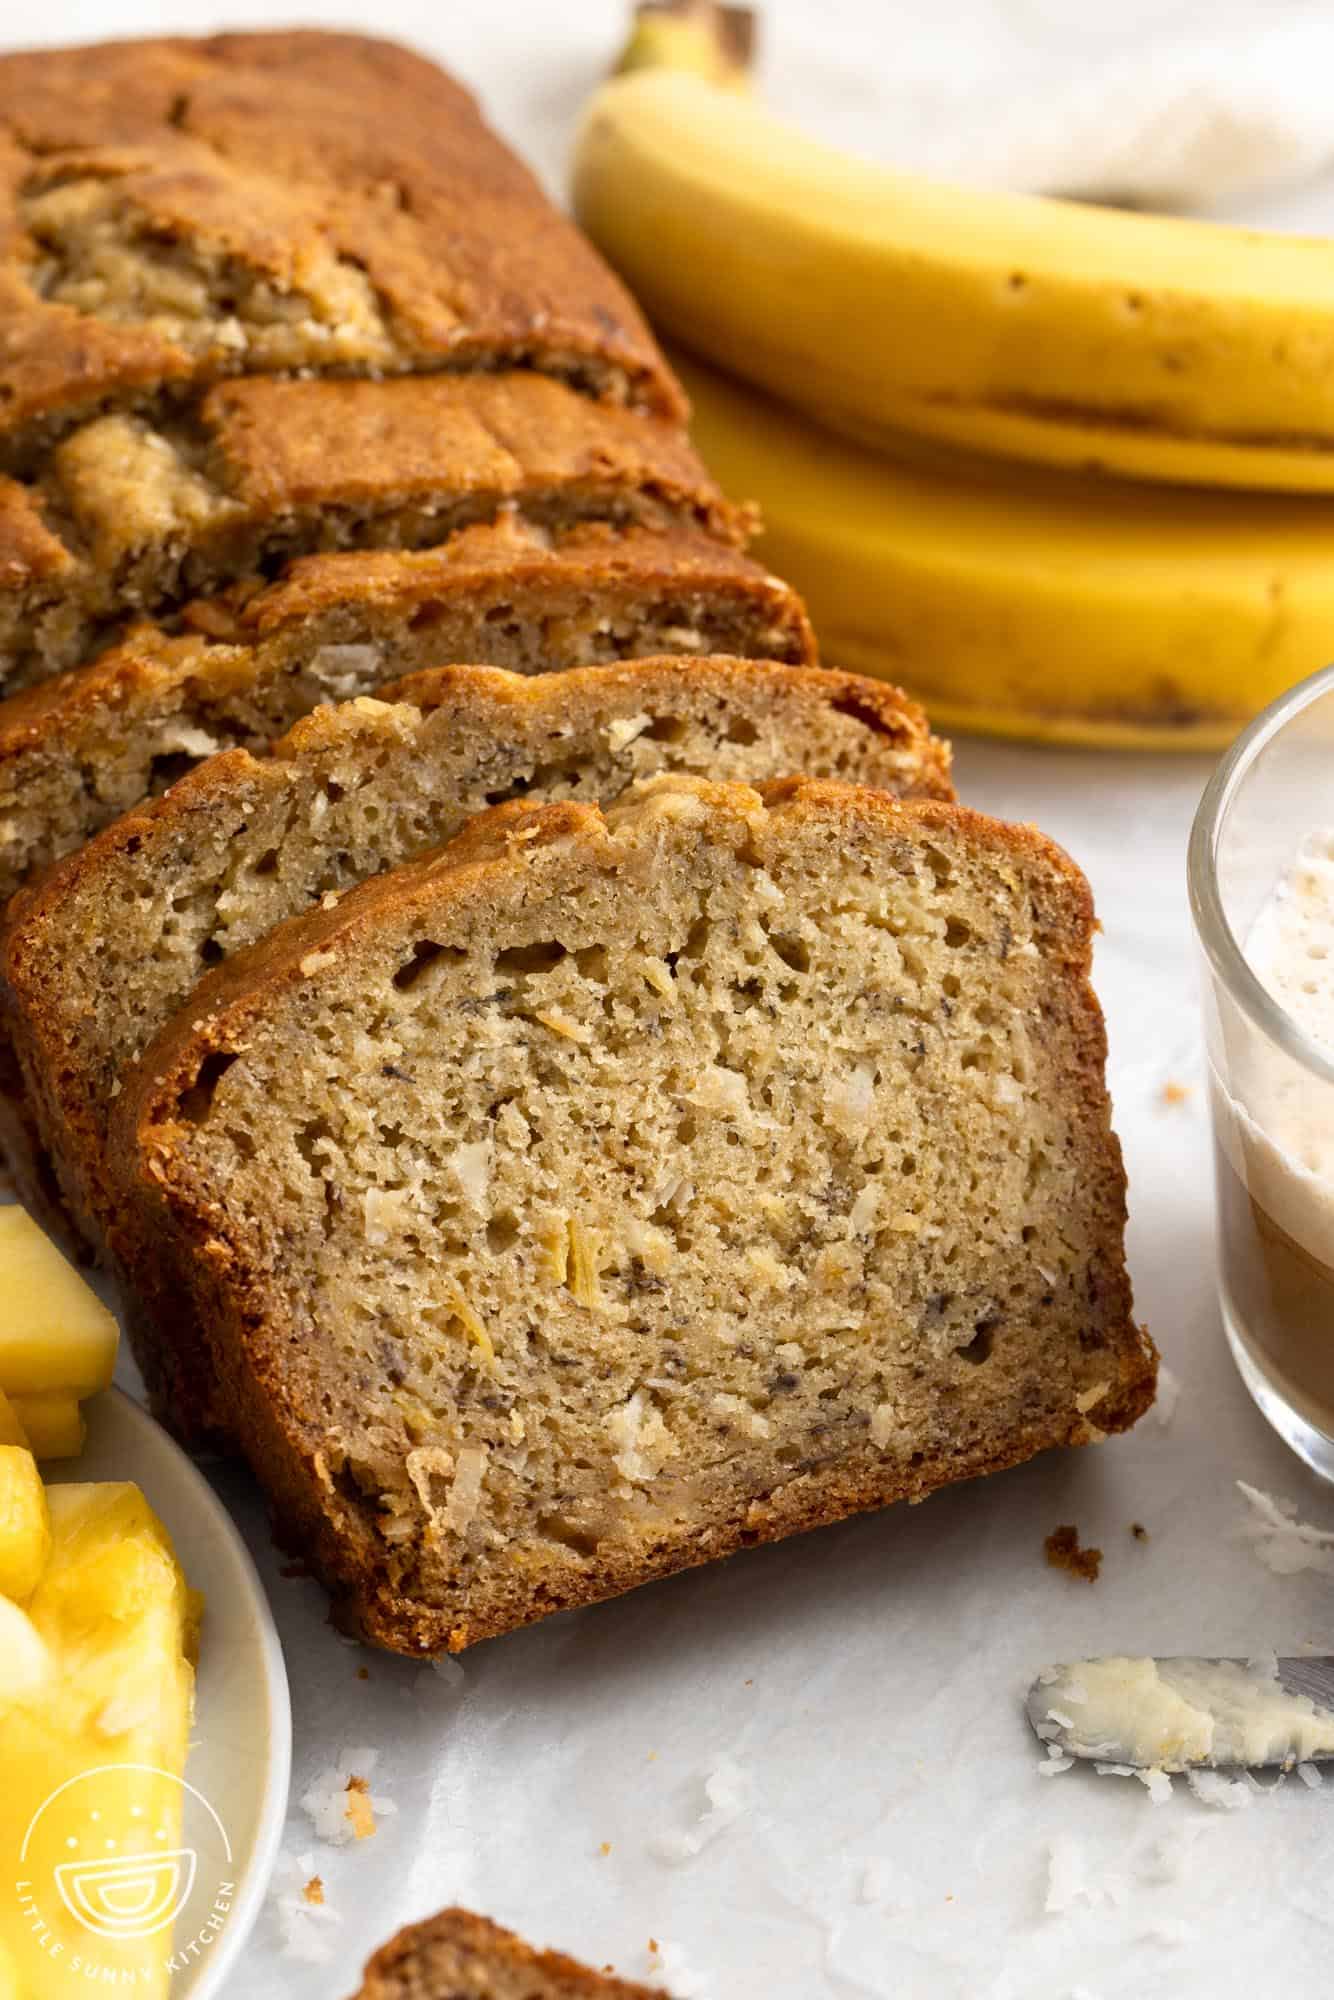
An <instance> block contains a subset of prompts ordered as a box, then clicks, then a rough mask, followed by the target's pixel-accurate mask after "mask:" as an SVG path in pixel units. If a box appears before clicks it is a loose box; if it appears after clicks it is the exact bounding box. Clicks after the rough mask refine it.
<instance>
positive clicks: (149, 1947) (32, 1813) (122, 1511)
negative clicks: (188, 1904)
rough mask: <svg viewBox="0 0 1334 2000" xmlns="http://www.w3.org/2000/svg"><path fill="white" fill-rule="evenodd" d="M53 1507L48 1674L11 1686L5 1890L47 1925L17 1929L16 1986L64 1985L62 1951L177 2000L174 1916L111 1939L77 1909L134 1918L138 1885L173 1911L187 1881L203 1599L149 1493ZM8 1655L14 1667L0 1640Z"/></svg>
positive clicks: (42, 1624)
mask: <svg viewBox="0 0 1334 2000" xmlns="http://www.w3.org/2000/svg"><path fill="white" fill-rule="evenodd" d="M48 1498H49V1509H50V1522H51V1554H50V1559H49V1561H48V1563H47V1565H46V1568H45V1570H44V1572H43V1574H42V1577H41V1581H40V1582H39V1584H38V1586H37V1588H36V1590H35V1591H34V1592H33V1595H32V1597H31V1599H30V1600H29V1604H28V1607H27V1618H28V1623H29V1624H30V1627H31V1633H32V1635H33V1636H34V1637H35V1639H36V1641H37V1643H38V1644H39V1645H40V1646H41V1647H43V1648H44V1649H45V1654H46V1656H47V1659H48V1661H49V1664H50V1672H49V1674H48V1675H47V1676H46V1677H44V1678H42V1677H37V1676H34V1675H32V1674H30V1675H29V1684H28V1686H27V1688H26V1690H25V1689H22V1688H15V1687H14V1686H13V1685H12V1683H11V1681H10V1679H9V1677H8V1676H7V1675H6V1676H2V1677H0V1772H3V1774H4V1786H3V1792H2V1793H0V1880H4V1881H8V1882H10V1883H17V1884H20V1885H23V1884H26V1885H27V1887H26V1891H25V1890H24V1889H23V1888H22V1886H21V1887H20V1891H19V1893H20V1900H21V1901H22V1899H23V1896H24V1895H25V1894H26V1896H27V1898H28V1901H29V1902H30V1903H31V1906H32V1909H34V1910H35V1911H36V1912H37V1914H38V1916H39V1917H40V1921H41V1925H42V1927H43V1928H42V1930H41V1931H39V1930H38V1929H37V1928H36V1926H34V1927H32V1928H31V1929H30V1928H28V1926H27V1924H26V1923H25V1924H24V1925H20V1924H18V1923H14V1924H11V1925H7V1926H6V1937H7V1941H8V1943H9V1948H10V1952H11V1955H12V1957H13V1959H14V1961H15V1972H16V1978H17V1982H18V1984H17V1989H16V1990H17V1991H18V1992H19V1993H22V1994H24V1995H25V1996H26V1995H36V1994H39V1993H47V1992H51V1991H53V1990H54V1989H53V1984H52V1950H53V1947H54V1946H57V1945H58V1946H59V1947H60V1948H61V1952H62V1954H63V1956H64V1962H65V1964H66V1965H72V1964H74V1963H75V1962H76V1961H77V1960H79V1959H80V1958H82V1960H83V1961H84V1962H86V1963H89V1964H95V1965H96V1966H97V1967H98V1968H99V1973H98V1976H99V1978H100V1979H101V1981H102V1983H104V1984H108V1985H115V1986H117V1987H127V1988H132V1989H133V1991H134V1992H135V1993H136V1994H137V1995H139V1996H141V2000H165V1996H166V1995H167V1992H168V1986H169V1971H168V1959H169V1956H170V1950H171V1945H170V1937H171V1932H170V1924H169V1922H167V1923H166V1924H165V1927H163V1928H156V1929H153V1930H151V1932H150V1933H149V1934H148V1935H144V1934H142V1931H141V1930H140V1929H137V1928H135V1927H134V1926H131V1928H130V1930H129V1932H128V1933H126V1934H123V1935H121V1934H114V1935H107V1934H105V1933H93V1932H91V1931H90V1929H89V1927H88V1924H87V1923H86V1921H83V1920H81V1918H80V1916H79V1915H78V1914H77V1912H78V1911H79V1910H80V1909H82V1910H84V1911H85V1912H86V1911H87V1910H88V1909H90V1908H91V1909H93V1910H94V1912H96V1911H97V1910H99V1909H101V1908H103V1907H111V1908H112V1909H113V1912H114V1909H115V1908H116V1907H117V1905H116V1904H115V1903H114V1902H112V1901H111V1900H110V1899H111V1898H114V1897H117V1896H118V1897H119V1898H120V1905H119V1907H122V1908H123V1907H124V1905H125V1901H126V1898H127V1896H131V1897H132V1896H134V1895H136V1894H138V1893H139V1890H140V1885H141V1884H142V1885H143V1893H144V1895H145V1896H146V1897H147V1898H149V1899H150V1900H151V1899H152V1898H154V1897H159V1898H160V1899H161V1902H162V1906H163V1907H164V1908H165V1909H166V1910H167V1911H168V1912H170V1909H171V1907H172V1903H173V1897H174V1893H175V1886H176V1884H177V1883H178V1882H179V1881H180V1880H181V1879H183V1878H182V1877H181V1875H180V1870H181V1868H182V1867H183V1866H184V1862H183V1858H182V1857H183V1856H184V1855H185V1854H186V1852H187V1851H186V1850H184V1849H183V1848H182V1817H183V1816H182V1801H183V1795H182V1791H181V1787H180V1785H179V1784H178V1783H177V1782H176V1777H178V1776H179V1774H180V1773H181V1772H183V1770H184V1768H185V1755H186V1745H187V1738H188V1731H189V1722H190V1706H191V1697H192V1692H193V1684H194V1674H193V1669H192V1667H191V1665H190V1660H189V1658H188V1657H187V1647H188V1645H189V1643H190V1634H191V1631H192V1627H193V1619H194V1605H193V1603H192V1600H191V1596H190V1593H189V1591H188V1590H187V1589H186V1585H185V1579H184V1577H183V1576H182V1575H181V1571H180V1567H179V1565H178V1564H177V1562H176V1558H175V1555H174V1553H173V1550H172V1547H171V1543H170V1540H169V1539H168V1536H167V1534H166V1531H165V1529H164V1528H163V1527H162V1525H161V1523H160V1522H159V1521H158V1520H157V1519H156V1517H155V1515H154V1514H153V1512H152V1509H151V1508H150V1507H149V1505H148V1503H147V1501H146V1500H145V1499H144V1497H143V1495H142V1493H140V1492H139V1490H138V1488H137V1487H135V1486H131V1485H127V1484H120V1483H115V1484H97V1485H91V1484H90V1485H62V1486H53V1487H52V1488H51V1489H50V1491H49V1496H48ZM0 1654H3V1655H4V1656H5V1657H6V1658H7V1657H8V1649H7V1646H6V1636H5V1633H4V1632H3V1630H0ZM173 1774H175V1775H173ZM62 1788H63V1789H62ZM25 1838H26V1841H27V1847H26V1852H25V1851H23V1850H24V1842H25ZM115 1870H119V1871H120V1874H119V1875H118V1876H115V1875H110V1876H109V1871H115ZM173 1871H176V1872H175V1873H173ZM109 1879H110V1882H111V1886H110V1889H109V1891H108V1889H107V1887H106V1884H107V1882H108V1880H109ZM127 1883H128V1888H127V1886H126V1885H127ZM103 1896H106V1897H107V1898H108V1902H107V1904H105V1905H104V1904H103V1903H102V1902H100V1901H99V1898H102V1897H103ZM135 1907H137V1905H135ZM153 1907H154V1909H156V1907H157V1905H156V1904H154V1906H153ZM24 1913H25V1918H26V1917H28V1915H29V1911H28V1904H27V1903H25V1904H24ZM4 1995H5V1986H4V1984H3V1980H2V1979H0V2000H4Z"/></svg>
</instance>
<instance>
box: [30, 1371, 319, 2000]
mask: <svg viewBox="0 0 1334 2000" xmlns="http://www.w3.org/2000/svg"><path fill="white" fill-rule="evenodd" d="M86 1410H87V1416H88V1443H87V1445H86V1446H85V1448H84V1451H83V1455H82V1457H80V1458H78V1459H76V1460H72V1461H71V1462H70V1463H69V1464H68V1465H63V1466H55V1465H52V1466H49V1467H48V1468H47V1473H48V1476H49V1477H50V1478H52V1479H53V1480H57V1479H62V1478H63V1479H71V1480H85V1479H132V1480H133V1481H134V1482H135V1483H136V1484H137V1485H138V1486H139V1487H140V1488H141V1489H142V1491H143V1493H144V1494H145V1496H146V1497H147V1499H148V1501H149V1504H150V1505H151V1506H152V1508H153V1510H154V1512H155V1513H156V1514H157V1515H158V1516H159V1518H160V1519H161V1520H162V1522H163V1524H164V1525H165V1527H166V1529H167V1531H168V1533H169V1534H170V1536H171V1538H172V1541H173V1543H174V1544H175V1547H176V1553H177V1555H178V1556H179V1558H180V1561H181V1565H182V1567H183V1568H184V1570H185V1574H186V1577H187V1579H188V1581H189V1583H190V1585H191V1587H192V1588H193V1589H195V1590H198V1591H200V1592H202V1594H203V1597H204V1624H203V1639H202V1644H201V1647H200V1660H199V1679H198V1685H197V1689H196V1701H195V1722H194V1733H193V1736H192V1738H191V1747H190V1759H189V1764H188V1766H187V1770H186V1779H187V1782H188V1785H189V1787H190V1788H191V1789H190V1791H189V1793H188V1795H187V1800H186V1806H187V1811H186V1837H187V1839H188V1840H191V1841H193V1844H194V1845H196V1846H197V1847H198V1849H199V1860H200V1866H199V1870H198V1888H197V1891H196V1895H195V1897H194V1898H193V1899H192V1902H191V1904H190V1905H189V1906H187V1909H186V1910H185V1911H184V1912H183V1913H182V1914H183V1917H184V1918H185V1919H186V1920H187V1921H186V1924H185V1934H184V1935H183V1932H182V1923H181V1922H180V1921H178V1923H177V1927H176V1932H175V1935H174V1939H173V1943H174V1945H176V1946H181V1945H185V1946H187V1947H190V1946H191V1945H192V1943H193V1939H194V1938H195V1936H197V1935H201V1934H202V1937H203V1941H202V1942H200V1943H199V1944H198V1945H197V1946H194V1948H193V1949H190V1950H189V1951H188V1952H187V1954H186V1955H185V1962H184V1963H183V1965H182V1967H181V1969H180V1970H179V1971H178V1972H177V1973H176V1974H175V1975H174V1977H173V1981H172V1989H171V1990H172V2000H210V1996H212V1995H215V1994H219V1993H221V1992H222V1990H223V1984H224V1981H225V1980H226V1978H227V1975H228V1972H229V1971H230V1970H231V1969H232V1967H233V1966H234V1964H235V1962H236V1959H237V1957H238V1954H239V1953H240V1952H241V1950H242V1947H243V1946H244V1944H245V1941H246V1938H247V1937H248V1935H249V1933H250V1930H251V1927H252V1926H253V1924H254V1921H255V1918H256V1916H257V1915H258V1913H259V1910H260V1906H261V1904H262V1902H263V1899H264V1892H265V1889H266V1888H267V1886H268V1880H269V1875H270V1873H271V1870H272V1867H273V1862H274V1857H275V1855H276V1853H277V1849H278V1842H279V1839H280V1837H281V1834H282V1828H283V1818H284V1814H285V1813H286V1809H287V1788H288V1779H289V1775H290V1767H291V1752H292V1716H291V1707H290V1703H289V1700H288V1691H287V1673H286V1669H285V1668H284V1665H283V1655H282V1647H281V1646H280V1645H279V1643H278V1634H277V1630H276V1629H275V1626H274V1623H273V1617H272V1614H271V1613H270V1610H269V1605H268V1599H267V1598H266V1597H265V1594H264V1590H263V1587H262V1586H261V1584H260V1580H259V1577H258V1575H257V1574H256V1571H255V1566H254V1564H253V1562H252V1561H251V1559H250V1555H249V1552H248V1550H247V1549H246V1546H245V1544H244V1542H243V1541H242V1540H241V1537H240V1535H239V1534H238V1533H237V1531H236V1529H235V1527H234V1526H233V1524H232V1521H231V1518H230V1516H229V1515H228V1513H227V1511H226V1509H225V1508H224V1507H223V1505H222V1502H221V1501H220V1500H219V1499H218V1497H217V1495H216V1493H214V1491H213V1489H212V1487H211V1486H210V1485H209V1484H208V1481H207V1480H206V1479H205V1478H204V1476H203V1474H202V1473H201V1472H199V1470H198V1469H197V1468H196V1467H195V1466H194V1465H193V1464H192V1463H191V1461H190V1460H189V1459H188V1458H187V1457H186V1455H185V1453H184V1452H183V1451H182V1450H181V1449H180V1447H179V1446H178V1445H176V1444H175V1443H173V1441H172V1439H171V1438H170V1437H169V1436H168V1435H167V1433H166V1431H164V1430H163V1429H162V1427H161V1425H160V1424H156V1423H154V1421H153V1419H152V1418H151V1417H150V1416H149V1415H148V1414H147V1413H146V1411H144V1410H142V1409H141V1408H140V1407H139V1405H138V1404H137V1403H135V1402H133V1401H132V1400H131V1398H130V1397H129V1396H127V1395H125V1394H124V1393H123V1392H122V1391H121V1390H119V1389H110V1390H108V1391H107V1393H106V1394H105V1395H104V1396H98V1397H95V1398H94V1399H93V1400H92V1401H91V1402H90V1403H88V1404H87V1405H86ZM192 1827H193V1828H194V1829H195V1831H194V1832H193V1833H192V1832H191V1828H192ZM213 1872H216V1874H217V1875H218V1877H220V1878H222V1879H224V1880H225V1881H226V1883H227V1884H229V1885H230V1886H229V1887H228V1889H227V1891H226V1893H225V1895H223V1896H222V1897H221V1899H219V1898H218V1897H217V1896H216V1895H215V1893H214V1891H213V1889H212V1888H211V1887H210V1886H209V1879H210V1875H211V1873H213ZM219 1900H221V1902H225V1904H226V1906H227V1907H226V1908H225V1909H219V1910H218V1912H217V1925H216V1928H210V1929H207V1930H205V1926H204V1919H206V1918H207V1916H208V1914H209V1912H210V1910H212V1909H213V1908H214V1907H215V1905H216V1904H217V1903H218V1901H219ZM196 1904H198V1906H199V1907H196Z"/></svg>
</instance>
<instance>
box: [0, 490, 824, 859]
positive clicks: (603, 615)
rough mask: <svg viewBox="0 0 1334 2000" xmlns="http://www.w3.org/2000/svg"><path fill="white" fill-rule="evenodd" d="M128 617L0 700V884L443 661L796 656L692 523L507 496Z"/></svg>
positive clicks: (524, 663)
mask: <svg viewBox="0 0 1334 2000" xmlns="http://www.w3.org/2000/svg"><path fill="white" fill-rule="evenodd" d="M184 623H185V625H186V627H187V628H188V629H187V630H186V631H184V632H182V633H179V634H176V635H171V634H169V633H167V632H165V631H163V630H162V628H161V627H154V626H141V627H138V628H136V629H135V630H134V631H132V632H131V634H130V636H129V637H128V638H127V639H126V640H125V641H124V642H123V643H122V644H121V645H119V646H115V647H112V648H110V649H109V650H108V651H107V652H105V653H102V654H100V655H99V656H98V658H97V659H96V660H94V661H91V662H90V663H89V664H88V665H87V666H86V667H77V668H74V669H72V670H71V671H70V672H69V673H64V674H57V675H54V676H52V677H51V678H49V679H47V680H44V681H41V682H39V683H38V684H37V685H36V686H35V687H31V688H28V689H26V690H25V691H24V692H23V693H21V694H16V695H11V696H10V697H9V699H8V700H7V701H0V898H3V897H7V896H10V895H12V894H13V893H14V891H15V890H16V889H17V888H18V887H19V886H20V884H21V883H23V882H24V881H26V880H27V879H28V878H29V877H30V876H31V875H32V874H33V872H34V871H35V870H36V869H39V868H42V867H44V866H45V865H46V864H47V863H48V862H50V861H52V860H55V859H56V858H57V857H58V856H60V855H62V854H66V853H69V852H70V851H71V850H72V849H73V848H75V847H77V846H79V845H80V843H81V842H83V841H85V840H88V839H90V838H91V836H92V835H93V834H94V833H96V832H97V831H98V830H99V829H100V828H101V827H104V826H106V825H108V824H109V823H110V822H111V821H112V820H113V819H115V818H116V816H117V815H118V814H119V813H122V812H127V811H128V810H129V809H130V807H132V806H136V805H138V804H139V803H140V801H141V800H143V799H145V798H147V797H149V796H150V795H152V794H154V793H157V792H161V791H163V790H165V789H166V786H167V785H168V784H170V783H171V782H173V780H174V779H176V778H178V777H180V776H181V775H182V774H183V773H184V772H185V771H186V770H188V769H189V768H190V767H191V766H192V765H193V764H196V763H198V762H200V761H201V759H203V758H204V757H207V756H211V755H212V754H213V753H214V752H215V751H218V750H222V749H227V748H230V747H232V746H235V745H238V744H239V745H245V746H246V747H247V748H250V749H254V750H259V749H261V748H262V747H263V746H264V745H266V744H267V742H268V741H269V740H270V739H271V738H273V737H275V736H278V735H280V734H282V733H283V731H285V730H287V729H290V728H291V726H292V724H293V723H294V722H296V721H297V720H298V719H299V717H301V716H303V715H306V714H308V713H309V711H310V710H311V709H312V708H314V707H316V706H317V705H319V704H320V703H328V702H335V701H346V700H349V699H351V698H353V697H354V696H357V695H362V694H372V693H374V692H375V691H376V690H377V689H379V688H380V687H382V686H383V685H384V683H385V682H386V681H389V680H393V679H397V678H399V677H401V676H402V675H403V674H405V673H412V672H415V671H417V670H420V669H421V668H424V667H427V666H431V665H434V664H435V663H437V662H438V661H441V660H467V661H472V662H475V663H478V664H481V665H494V666H501V667H510V668H512V669H514V670H515V671H516V672H519V673H545V672H553V671H559V670H560V669H562V668H566V667H575V666H585V665H592V664H594V663H595V662H597V661H602V660H615V659H626V658H633V657H634V656H636V655H659V654H668V653H681V654H710V653H727V654H737V655H740V656H742V657H744V658H748V659H768V660H779V661H785V662H788V663H790V664H794V665H795V664H802V663H808V662H813V661H814V659H815V640H814V636H813V634H812V632H811V629H810V625H809V623H808V621H807V619H806V615H805V612H804V610H803V609H802V605H801V600H800V598H798V597H797V595H796V593H795V592H794V591H792V590H790V589H789V588H788V586H787V585H786V584H783V583H780V582H779V581H778V579H777V578H776V577H772V576H769V575H768V574H767V573H766V571H765V570H763V569H762V568H761V567H760V565H759V564H758V563H755V562H752V561H750V560H749V558H747V557H746V556H744V555H742V554H741V552H740V551H739V550H738V549H735V548H732V547H730V546H729V545H728V544H726V543H724V542H721V541H718V540H716V539H714V538H712V537H710V536H708V535H705V534H702V533H700V532H698V531H697V530H693V529H678V530H675V531H671V532H667V531H663V532H658V531H655V530H653V529H648V528H617V527H613V526H610V525H606V524H602V523H592V524H583V525H579V526H576V527H573V528H570V529H567V530H565V531H564V532H559V531H550V530H547V529H545V528H539V527H537V526H535V525H534V524H533V523H532V522H529V521H526V520H524V519H523V517H522V516H520V515H517V514H513V513H507V514H505V515H503V516H502V517H501V519H500V520H499V521H496V522H494V523H488V524H486V525H484V526H477V527H471V528H461V529H460V530H459V531H458V532H457V533H456V534H454V535H451V537H450V538H449V540H448V541H447V542H445V543H443V544H442V545H441V546H440V547H439V548H436V549H429V550H425V551H422V552H421V553H412V554H408V553H403V552H401V551H398V550H371V551H367V552H364V553H362V552H356V553H351V552H349V553H346V554H339V555H327V556H310V557H307V558H305V559H304V560H303V561H301V562H298V563H296V564H294V565H293V567H292V569H291V571H290V572H289V574H288V575H287V576H286V577H285V578H284V579H283V580H282V581H280V582H278V583H275V584H271V585H269V586H267V587H265V588H260V589H258V590H251V591H249V592H244V591H236V592H233V593H231V594H230V595H228V596H226V597H223V598H207V599H204V600H202V601H199V602H196V603H195V604H192V605H190V606H188V607H187V610H186V614H185V619H184Z"/></svg>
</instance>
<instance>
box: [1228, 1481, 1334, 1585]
mask: <svg viewBox="0 0 1334 2000" xmlns="http://www.w3.org/2000/svg"><path fill="white" fill-rule="evenodd" d="M1237 1491H1238V1492H1239V1493H1240V1494H1241V1496H1242V1498H1243V1499H1244V1500H1245V1502H1246V1504H1247V1506H1248V1507H1249V1508H1250V1510H1251V1511H1250V1514H1249V1516H1248V1517H1247V1519H1246V1520H1244V1521H1243V1522H1242V1524H1241V1527H1240V1528H1239V1529H1238V1531H1237V1532H1238V1534H1239V1536H1240V1538H1241V1540H1242V1541H1244V1542H1249V1543H1250V1545H1251V1547H1252V1548H1253V1549H1254V1550H1255V1553H1256V1555H1257V1556H1258V1557H1259V1558H1260V1561H1261V1562H1262V1563H1263V1564H1264V1565H1265V1567H1266V1569H1272V1570H1273V1572H1274V1574H1275V1576H1295V1575H1296V1573H1297V1572H1298V1570H1303V1569H1317V1570H1324V1571H1325V1572H1326V1573H1327V1574H1334V1534H1331V1533H1330V1532H1329V1531H1328V1530H1327V1529H1325V1528H1317V1527H1314V1526H1312V1524H1311V1523H1310V1522H1309V1521H1299V1520H1298V1519H1297V1504H1296V1502H1295V1501H1293V1500H1280V1499H1278V1498H1276V1497H1275V1495H1274V1494H1272V1493H1264V1492H1262V1491H1261V1489H1260V1488H1259V1487H1258V1486H1248V1485H1247V1484H1246V1481H1245V1480H1244V1479H1239V1480H1238V1481H1237Z"/></svg>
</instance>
